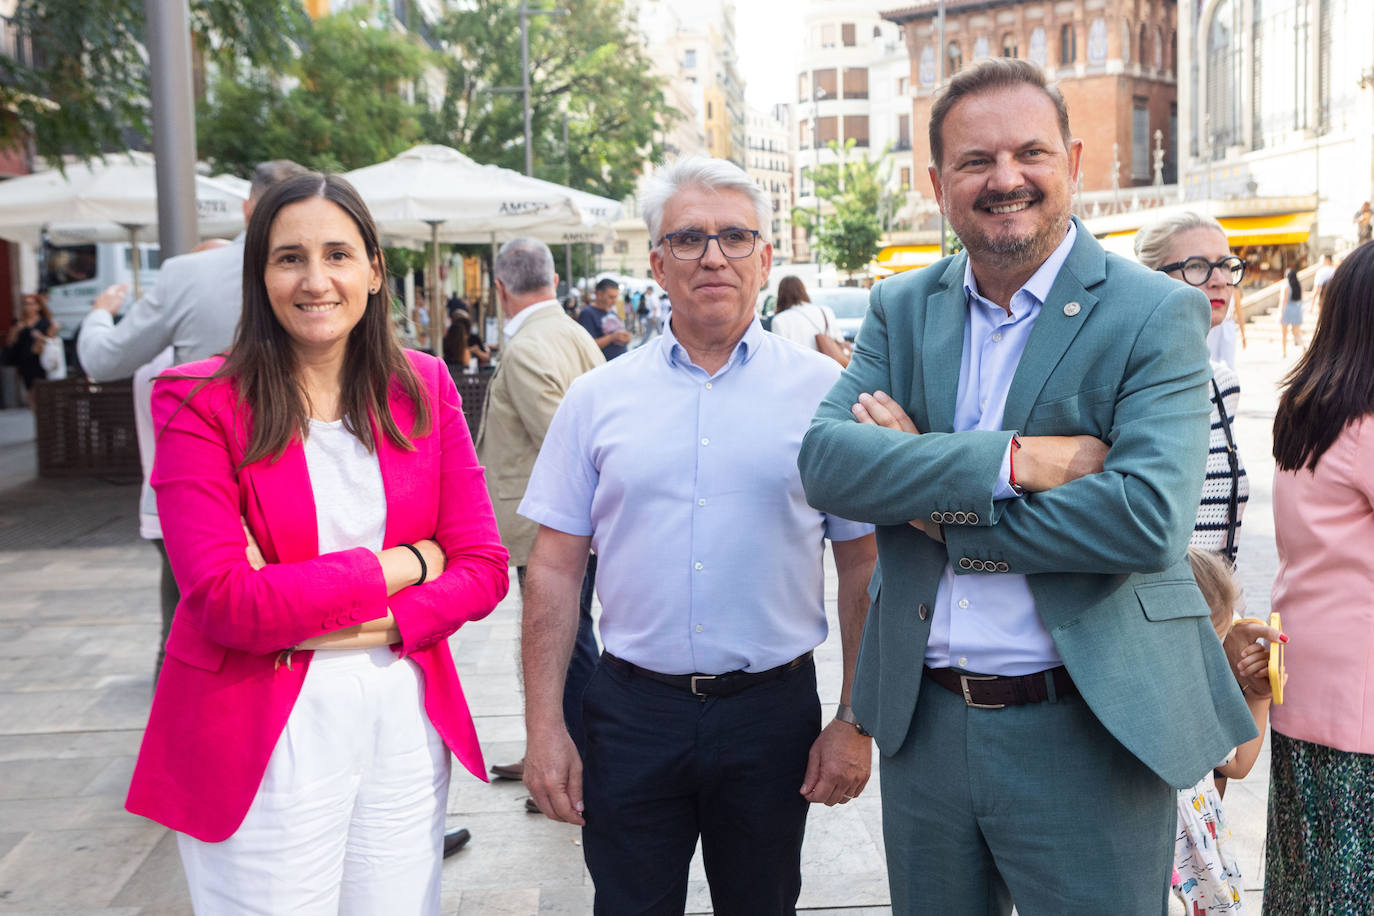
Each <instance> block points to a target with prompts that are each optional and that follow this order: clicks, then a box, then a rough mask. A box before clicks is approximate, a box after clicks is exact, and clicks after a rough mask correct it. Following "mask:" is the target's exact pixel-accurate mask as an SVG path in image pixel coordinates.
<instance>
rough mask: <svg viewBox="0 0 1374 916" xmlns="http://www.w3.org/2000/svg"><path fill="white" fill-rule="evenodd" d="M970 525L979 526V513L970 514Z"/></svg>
mask: <svg viewBox="0 0 1374 916" xmlns="http://www.w3.org/2000/svg"><path fill="white" fill-rule="evenodd" d="M968 523H969V524H970V525H976V524H978V513H977V512H970V513H969V514H968Z"/></svg>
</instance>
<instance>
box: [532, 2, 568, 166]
mask: <svg viewBox="0 0 1374 916" xmlns="http://www.w3.org/2000/svg"><path fill="white" fill-rule="evenodd" d="M566 15H568V11H567V10H565V9H553V10H532V9H530V8H529V0H520V91H521V92H523V93H524V96H525V174H526V175H528V176H533V175H534V136H533V135H534V128H533V117H532V112H531V110H530V17H531V16H566Z"/></svg>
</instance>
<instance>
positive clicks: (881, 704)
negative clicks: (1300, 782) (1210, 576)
mask: <svg viewBox="0 0 1374 916" xmlns="http://www.w3.org/2000/svg"><path fill="white" fill-rule="evenodd" d="M966 263H967V255H965V254H962V253H961V254H959V255H956V256H954V257H951V258H946V259H945V260H943V261H940V262H939V263H937V264H934V265H932V266H931V267H928V268H926V269H925V270H921V271H914V272H912V273H909V274H902V275H899V276H895V277H892V278H890V279H887V280H884V281H883V282H882V283H879V284H878V285H877V286H875V287H874V289H873V294H872V297H871V308H870V310H869V314H868V317H867V318H866V319H865V320H864V324H863V327H862V329H861V330H860V332H859V336H858V339H857V341H856V346H855V352H854V358H853V361H852V362H851V363H850V365H849V368H848V369H846V370H845V372H844V374H843V375H842V376H841V378H840V380H839V381H838V382H837V383H836V384H835V387H834V388H833V389H832V390H831V391H830V394H829V395H828V396H827V397H826V399H825V400H824V401H823V402H822V403H821V406H820V408H819V409H818V410H817V412H816V416H815V418H814V419H813V420H812V423H811V428H810V429H809V430H808V432H807V434H806V437H805V439H804V440H803V443H802V448H801V454H800V456H799V458H798V464H799V466H800V469H801V478H802V483H803V485H804V486H805V488H806V494H807V497H808V499H809V500H810V502H811V504H812V505H814V506H815V507H816V508H818V509H821V510H822V511H824V512H829V513H833V514H835V515H838V516H841V517H843V518H849V519H856V520H861V521H867V522H872V523H874V524H876V525H877V526H878V530H877V537H878V566H879V569H880V570H881V573H880V575H881V581H876V582H875V586H874V587H873V588H872V589H870V592H871V593H872V595H873V604H872V607H871V608H870V610H869V613H868V622H867V624H866V625H865V627H864V636H863V642H862V645H861V648H860V650H859V661H858V667H857V670H856V675H855V684H854V689H853V707H854V711H855V713H856V714H857V716H858V718H859V720H860V721H861V722H863V723H864V725H865V727H866V728H868V730H869V731H871V732H872V733H873V735H874V737H875V738H876V740H877V742H878V746H879V748H880V749H881V751H882V752H883V753H884V754H889V755H890V754H894V753H896V752H897V750H898V749H899V748H900V747H901V745H902V742H903V741H904V740H905V738H906V735H907V730H908V728H909V726H910V724H911V721H912V716H913V715H914V714H915V713H916V705H917V698H918V695H919V693H920V690H921V666H922V659H923V658H924V655H925V647H926V640H927V638H928V637H929V635H930V614H931V609H932V608H933V607H934V606H935V592H936V588H937V586H938V585H939V581H940V576H941V573H942V572H943V570H944V567H945V564H946V563H952V564H953V566H954V570H955V572H956V574H964V573H966V572H969V571H973V570H977V569H981V570H984V571H989V572H1010V573H1022V574H1025V575H1026V576H1027V580H1028V582H1029V585H1030V590H1031V594H1032V595H1033V596H1034V597H1035V604H1036V609H1037V611H1038V612H1039V614H1040V618H1041V620H1042V621H1043V623H1044V625H1045V627H1046V628H1047V629H1048V630H1049V632H1050V635H1051V636H1052V638H1053V639H1054V643H1055V646H1056V647H1057V648H1058V650H1059V654H1060V656H1061V657H1062V658H1063V659H1064V665H1065V666H1066V667H1067V668H1068V670H1069V674H1070V675H1071V676H1072V677H1073V680H1074V683H1075V684H1076V685H1077V686H1078V689H1079V691H1080V692H1081V693H1082V695H1083V698H1084V700H1086V702H1087V704H1088V706H1089V707H1090V708H1091V709H1092V711H1093V713H1094V714H1095V715H1096V716H1097V718H1098V719H1099V720H1100V721H1101V722H1102V724H1103V725H1104V726H1105V727H1106V728H1107V729H1108V730H1109V731H1110V732H1111V733H1112V734H1113V735H1114V736H1116V738H1117V740H1119V741H1120V742H1121V743H1122V744H1123V745H1124V746H1125V747H1126V748H1127V749H1128V750H1129V751H1130V752H1131V753H1133V754H1135V756H1136V757H1138V758H1139V759H1140V760H1141V761H1142V762H1144V763H1145V764H1146V765H1147V766H1149V767H1150V769H1152V770H1154V772H1156V773H1157V774H1159V776H1160V777H1161V778H1162V779H1164V780H1165V781H1166V782H1168V783H1169V784H1171V785H1173V786H1176V787H1178V788H1184V787H1187V786H1191V785H1193V784H1194V783H1196V782H1197V781H1198V780H1199V779H1200V778H1202V776H1203V775H1204V774H1205V773H1206V772H1207V770H1208V768H1209V767H1212V766H1215V765H1216V764H1218V763H1220V762H1221V760H1222V759H1223V758H1224V757H1225V756H1226V755H1227V754H1228V753H1229V752H1230V750H1231V749H1232V748H1233V747H1235V746H1236V745H1238V744H1241V743H1243V742H1245V741H1247V740H1249V739H1250V738H1253V737H1254V736H1255V734H1256V731H1255V725H1254V721H1253V719H1252V718H1251V716H1250V712H1249V710H1248V708H1247V707H1246V704H1245V700H1244V698H1243V697H1242V695H1241V693H1240V689H1239V687H1238V686H1237V685H1236V681H1235V678H1234V676H1233V675H1232V673H1231V669H1230V666H1229V665H1228V664H1227V661H1226V657H1225V654H1224V653H1223V651H1222V648H1221V644H1220V642H1219V641H1218V640H1217V637H1216V634H1215V632H1214V631H1213V629H1212V625H1211V622H1210V620H1209V616H1208V609H1207V605H1206V603H1205V602H1204V601H1203V599H1202V594H1201V592H1199V591H1198V588H1197V585H1196V583H1195V582H1194V581H1193V577H1192V572H1191V569H1190V566H1189V564H1188V559H1187V555H1186V548H1187V545H1188V538H1189V536H1190V534H1191V532H1192V527H1193V521H1194V519H1195V517H1196V514H1197V505H1198V498H1199V494H1200V493H1201V488H1202V478H1203V466H1204V463H1205V461H1206V457H1207V443H1208V435H1209V428H1210V426H1209V424H1210V420H1209V418H1210V402H1209V400H1208V379H1209V378H1210V377H1211V369H1210V366H1209V363H1208V356H1207V345H1206V334H1207V327H1208V315H1209V308H1208V305H1207V300H1206V298H1205V297H1204V296H1203V295H1202V293H1201V292H1199V291H1198V290H1196V289H1193V288H1191V287H1187V286H1184V285H1183V284H1182V283H1179V282H1177V281H1175V280H1171V279H1169V278H1168V277H1166V276H1164V275H1163V274H1160V273H1157V272H1154V271H1149V270H1146V269H1145V268H1143V267H1141V266H1139V265H1137V264H1134V263H1132V262H1130V261H1127V260H1125V259H1123V258H1120V257H1117V256H1116V255H1110V254H1107V253H1106V252H1104V251H1103V250H1102V247H1101V246H1100V245H1099V244H1098V243H1097V240H1096V239H1094V238H1093V237H1092V235H1091V234H1089V233H1088V232H1087V231H1086V230H1085V229H1084V228H1083V227H1082V225H1081V224H1080V225H1079V226H1078V237H1077V240H1076V241H1075V243H1074V246H1073V248H1072V250H1071V251H1070V253H1069V257H1068V260H1067V261H1066V262H1065V264H1064V266H1063V268H1062V269H1061V270H1060V271H1059V276H1058V277H1057V278H1056V280H1055V282H1054V285H1053V287H1052V288H1051V290H1050V294H1049V298H1048V300H1047V301H1046V302H1045V304H1044V306H1043V307H1042V309H1041V311H1040V315H1039V317H1038V318H1037V320H1036V323H1035V328H1034V329H1033V330H1032V332H1031V335H1030V339H1029V341H1028V342H1027V344H1026V349H1025V352H1024V353H1023V355H1022V357H1021V362H1020V364H1019V365H1018V367H1017V370H1016V374H1015V377H1014V378H1013V380H1012V384H1011V391H1010V393H1009V395H1008V397H1007V404H1006V412H1005V415H1004V420H1003V424H1004V426H1005V429H1004V430H1002V431H968V432H957V433H956V432H953V423H954V407H955V398H956V395H957V392H958V385H959V368H960V361H961V357H962V353H963V339H964V324H965V320H966V314H967V304H966V302H965V294H964V267H965V264H966ZM878 389H881V390H882V391H885V392H887V393H888V394H890V395H892V396H893V397H894V398H895V399H897V400H898V401H899V402H900V403H901V404H902V406H903V407H904V408H905V409H906V411H907V413H909V414H910V415H911V418H912V419H913V420H914V421H915V423H916V426H917V428H918V429H919V430H920V431H921V433H922V434H921V435H919V436H912V435H909V434H907V433H902V432H897V431H894V430H888V429H882V428H879V427H874V426H866V425H860V424H859V423H857V422H855V420H854V418H853V416H852V414H851V413H850V407H851V405H853V404H854V403H855V402H856V400H857V399H858V395H859V394H860V393H862V392H870V393H871V392H873V391H875V390H878ZM1014 430H1015V431H1019V432H1020V433H1021V434H1022V435H1027V436H1038V435H1066V436H1067V435H1079V434H1087V435H1092V436H1096V437H1098V438H1100V439H1102V440H1103V441H1104V442H1107V443H1108V444H1109V445H1110V450H1109V451H1108V454H1107V459H1106V462H1105V468H1104V470H1103V472H1102V473H1100V474H1094V475H1091V476H1088V477H1084V478H1081V479H1079V480H1076V481H1073V482H1072V483H1069V484H1066V485H1064V486H1061V487H1058V488H1056V489H1053V490H1049V491H1046V492H1044V493H1035V494H1029V495H1027V496H1025V497H1023V498H1020V499H1010V500H999V501H996V502H994V501H993V499H992V491H993V486H994V483H995V481H996V480H997V477H998V474H999V472H1000V469H1001V465H1002V458H1003V456H1004V455H1005V454H1006V451H1007V448H1008V446H1009V443H1010V440H1011V436H1012V431H1014ZM956 513H958V514H957V515H956ZM951 518H959V519H963V521H962V523H960V522H951V521H950V520H949V519H951ZM910 519H933V520H936V521H944V534H945V543H944V544H940V543H938V542H937V541H935V540H932V539H931V538H929V537H927V536H926V535H924V534H922V533H921V532H920V531H917V530H916V529H914V528H912V527H911V526H909V525H908V524H907V521H908V520H910Z"/></svg>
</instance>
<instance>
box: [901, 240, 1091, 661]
mask: <svg viewBox="0 0 1374 916" xmlns="http://www.w3.org/2000/svg"><path fill="white" fill-rule="evenodd" d="M1077 237H1078V230H1077V228H1075V226H1074V225H1073V223H1072V222H1070V223H1069V232H1068V235H1066V236H1065V237H1064V241H1063V242H1061V243H1060V245H1059V247H1058V248H1056V249H1055V250H1054V253H1053V254H1051V255H1050V256H1049V258H1048V259H1046V261H1045V263H1044V264H1041V265H1040V269H1039V270H1037V271H1036V272H1035V273H1034V274H1033V275H1031V278H1030V279H1029V280H1027V281H1026V285H1025V286H1023V287H1021V288H1020V289H1019V290H1017V291H1016V293H1015V294H1014V295H1013V296H1012V297H1011V314H1010V315H1008V314H1007V312H1006V310H1005V309H1003V308H1002V307H1001V306H1000V305H997V304H996V303H993V302H990V301H989V300H987V299H984V298H983V297H982V296H981V295H980V294H979V293H978V281H977V280H976V279H974V276H973V268H972V266H971V265H972V262H971V261H970V262H969V264H970V266H969V267H967V268H966V269H965V271H964V293H965V295H966V296H967V297H968V320H967V321H966V322H965V324H964V355H963V360H962V362H961V363H960V367H959V395H958V399H957V401H956V402H955V406H954V429H955V431H956V432H963V431H965V430H970V429H993V430H996V429H1001V428H1002V414H1003V412H1004V410H1005V408H1006V406H1007V393H1008V392H1009V391H1010V390H1011V380H1012V376H1014V375H1015V374H1016V367H1017V366H1018V365H1019V364H1020V362H1021V354H1022V352H1023V351H1024V350H1025V349H1026V342H1027V341H1028V340H1029V339H1030V334H1031V329H1032V328H1034V327H1035V319H1036V318H1037V317H1039V315H1040V306H1041V305H1042V304H1043V303H1044V301H1045V299H1046V297H1048V296H1049V294H1050V287H1052V286H1053V285H1054V280H1055V278H1056V277H1057V276H1059V269H1060V268H1061V267H1063V266H1064V261H1065V260H1067V259H1068V256H1069V251H1070V249H1072V248H1073V243H1074V239H1076V238H1077ZM1009 460H1010V455H1008V458H1004V459H1003V461H1002V473H1001V476H1000V479H999V480H998V481H997V484H996V487H995V488H994V490H993V498H994V499H1008V498H1013V499H1014V498H1015V493H1013V492H1012V489H1011V486H1010V484H1009V482H1008V477H1009V470H1010V468H1009ZM925 663H926V665H927V666H929V667H931V668H948V667H955V668H964V669H966V670H969V671H976V672H978V673H980V674H1005V675H1016V674H1030V673H1032V672H1035V671H1044V670H1045V669H1046V668H1053V667H1055V666H1056V665H1060V664H1062V661H1061V660H1060V658H1059V652H1058V650H1056V649H1055V647H1054V640H1052V639H1051V638H1050V634H1049V631H1048V630H1046V629H1045V625H1044V624H1043V623H1042V622H1041V620H1040V615H1039V614H1038V613H1037V612H1036V610H1035V599H1034V598H1033V597H1031V592H1030V586H1029V585H1028V584H1027V583H1026V577H1025V576H1018V575H1015V574H1001V573H970V574H967V575H962V576H956V575H955V574H954V567H953V566H952V565H949V564H946V565H945V571H944V574H943V575H942V576H941V577H940V587H939V589H938V591H937V592H936V594H935V613H934V615H933V616H932V618H931V621H930V641H929V642H928V643H927V644H926V655H925Z"/></svg>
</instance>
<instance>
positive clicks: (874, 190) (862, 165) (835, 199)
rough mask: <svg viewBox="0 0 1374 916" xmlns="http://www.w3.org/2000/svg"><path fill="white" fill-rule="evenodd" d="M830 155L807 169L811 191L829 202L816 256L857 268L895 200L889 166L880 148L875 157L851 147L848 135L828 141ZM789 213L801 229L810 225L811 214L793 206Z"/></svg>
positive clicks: (869, 256) (874, 246)
mask: <svg viewBox="0 0 1374 916" xmlns="http://www.w3.org/2000/svg"><path fill="white" fill-rule="evenodd" d="M830 148H831V149H832V150H834V151H835V157H836V158H835V161H834V162H826V163H822V164H821V165H818V166H816V167H814V168H813V169H812V170H811V176H812V180H813V182H814V183H815V187H816V193H817V195H818V196H819V197H820V199H821V200H822V201H823V202H824V203H825V204H827V205H829V208H830V212H829V213H828V214H823V217H822V219H821V224H820V231H819V232H818V233H817V234H816V244H817V247H818V248H819V249H820V255H821V258H822V259H823V260H825V261H828V262H830V263H831V264H834V265H835V266H836V267H838V268H839V269H840V270H843V271H845V272H846V273H848V274H850V275H851V276H852V275H853V274H856V273H859V272H861V271H863V270H864V269H865V268H866V267H867V266H868V264H869V262H870V261H872V260H873V258H875V257H876V256H877V254H878V251H879V248H880V246H879V240H880V239H881V238H882V236H883V233H884V232H885V231H886V230H887V229H888V228H889V227H890V226H891V222H892V218H893V216H894V215H895V213H896V207H897V201H896V199H895V197H894V196H893V194H892V192H891V191H890V190H889V184H890V178H891V174H890V173H891V171H892V166H891V162H890V161H889V160H888V159H887V150H886V149H884V150H883V151H882V152H881V153H879V154H878V156H877V158H876V159H868V158H866V157H864V156H861V155H855V153H854V141H853V140H847V141H845V144H844V146H840V145H839V144H838V143H836V142H834V141H831V143H830ZM792 218H793V220H794V221H796V222H797V223H799V224H800V225H801V226H802V227H803V228H805V230H806V231H807V232H815V230H816V226H815V223H816V214H815V213H814V212H813V211H810V210H804V209H801V208H797V209H796V210H795V211H793V215H792Z"/></svg>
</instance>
